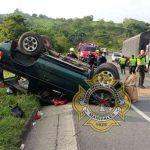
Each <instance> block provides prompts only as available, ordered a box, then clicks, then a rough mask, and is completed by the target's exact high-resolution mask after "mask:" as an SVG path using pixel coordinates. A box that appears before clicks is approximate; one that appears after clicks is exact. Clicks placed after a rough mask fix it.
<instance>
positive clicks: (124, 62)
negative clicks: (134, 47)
mask: <svg viewBox="0 0 150 150" xmlns="http://www.w3.org/2000/svg"><path fill="white" fill-rule="evenodd" d="M126 62H127V59H126V58H125V57H124V55H122V57H121V58H120V59H119V64H120V69H121V73H122V74H123V72H124V74H125V73H126V72H125V67H126Z"/></svg>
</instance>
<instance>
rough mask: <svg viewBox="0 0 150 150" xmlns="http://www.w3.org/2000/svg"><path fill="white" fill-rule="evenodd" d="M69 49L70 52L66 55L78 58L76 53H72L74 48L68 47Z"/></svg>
mask: <svg viewBox="0 0 150 150" xmlns="http://www.w3.org/2000/svg"><path fill="white" fill-rule="evenodd" d="M69 51H70V52H69V53H68V54H67V56H68V57H71V58H75V59H78V57H77V55H76V54H75V53H74V48H70V49H69Z"/></svg>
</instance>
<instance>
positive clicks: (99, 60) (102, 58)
mask: <svg viewBox="0 0 150 150" xmlns="http://www.w3.org/2000/svg"><path fill="white" fill-rule="evenodd" d="M102 54H103V52H102V51H100V50H96V57H97V67H98V66H99V65H101V64H103V63H106V62H107V59H106V57H105V56H103V55H102Z"/></svg>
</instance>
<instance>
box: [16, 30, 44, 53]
mask: <svg viewBox="0 0 150 150" xmlns="http://www.w3.org/2000/svg"><path fill="white" fill-rule="evenodd" d="M18 47H19V51H20V52H21V53H23V54H25V55H28V56H35V55H39V54H40V53H41V51H42V48H43V42H42V38H41V36H40V35H39V34H37V33H35V32H25V33H24V34H22V35H21V37H20V38H19V41H18Z"/></svg>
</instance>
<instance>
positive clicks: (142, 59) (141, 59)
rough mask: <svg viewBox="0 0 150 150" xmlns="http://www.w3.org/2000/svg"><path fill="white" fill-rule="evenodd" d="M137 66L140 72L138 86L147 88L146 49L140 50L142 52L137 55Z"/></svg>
mask: <svg viewBox="0 0 150 150" xmlns="http://www.w3.org/2000/svg"><path fill="white" fill-rule="evenodd" d="M137 66H138V72H139V84H138V87H140V88H145V87H144V86H143V84H144V78H145V67H146V53H145V51H144V50H141V51H140V54H139V55H138V56H137Z"/></svg>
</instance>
